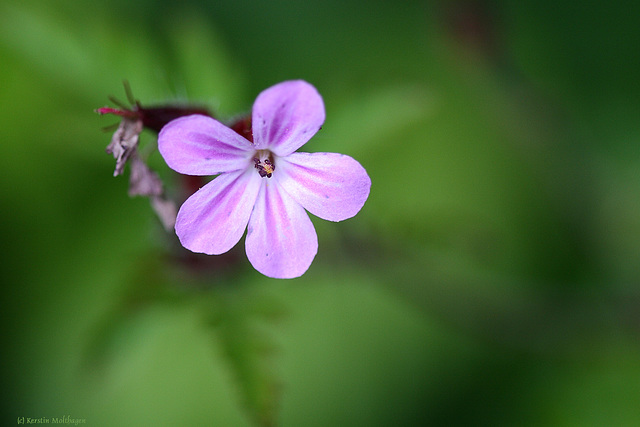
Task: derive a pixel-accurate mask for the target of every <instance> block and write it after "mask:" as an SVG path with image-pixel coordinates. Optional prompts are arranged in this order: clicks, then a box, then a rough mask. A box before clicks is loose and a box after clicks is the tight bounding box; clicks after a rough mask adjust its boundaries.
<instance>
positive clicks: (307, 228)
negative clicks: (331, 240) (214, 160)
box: [246, 181, 318, 279]
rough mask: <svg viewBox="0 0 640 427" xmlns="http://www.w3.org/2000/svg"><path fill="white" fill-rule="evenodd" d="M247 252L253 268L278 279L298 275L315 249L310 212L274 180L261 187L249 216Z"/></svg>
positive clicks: (302, 271) (311, 258) (316, 248)
mask: <svg viewBox="0 0 640 427" xmlns="http://www.w3.org/2000/svg"><path fill="white" fill-rule="evenodd" d="M246 251H247V257H248V258H249V261H250V262H251V264H252V265H253V267H254V268H255V269H256V270H258V271H259V272H260V273H262V274H264V275H265V276H269V277H274V278H277V279H290V278H293V277H298V276H301V275H302V274H304V272H305V271H307V269H308V268H309V266H310V265H311V262H312V261H313V258H314V257H315V256H316V253H317V252H318V236H317V235H316V230H315V229H314V228H313V224H312V223H311V220H310V219H309V215H307V213H306V212H305V211H304V209H303V208H302V206H300V205H299V204H297V203H296V202H295V201H293V200H292V199H291V198H290V197H289V196H288V195H287V193H286V192H284V191H282V190H281V189H280V188H279V187H278V185H277V183H276V182H275V181H270V182H269V181H267V182H266V185H263V186H262V189H261V190H260V194H259V195H258V199H257V200H256V205H255V207H254V208H253V212H252V213H251V218H250V219H249V228H248V231H247V238H246Z"/></svg>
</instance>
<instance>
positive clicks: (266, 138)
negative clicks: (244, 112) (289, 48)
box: [252, 80, 325, 156]
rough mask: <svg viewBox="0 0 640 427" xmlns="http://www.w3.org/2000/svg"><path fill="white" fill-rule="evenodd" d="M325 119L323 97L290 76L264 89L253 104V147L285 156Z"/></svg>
mask: <svg viewBox="0 0 640 427" xmlns="http://www.w3.org/2000/svg"><path fill="white" fill-rule="evenodd" d="M324 119H325V111H324V102H323V101H322V97H321V96H320V94H319V93H318V91H317V90H316V88H314V87H313V86H311V85H310V84H309V83H307V82H305V81H302V80H292V81H286V82H282V83H279V84H277V85H275V86H272V87H270V88H269V89H266V90H264V91H263V92H262V93H260V95H258V98H256V101H255V103H254V104H253V110H252V130H253V142H254V144H255V148H256V149H260V150H262V149H269V150H271V151H272V152H274V153H275V154H276V155H278V156H287V155H289V154H291V153H293V152H294V151H296V150H297V149H298V148H300V147H302V146H303V145H304V144H305V143H306V142H307V141H309V139H311V137H312V136H313V135H315V133H316V132H318V130H319V129H320V127H321V126H322V124H323V123H324Z"/></svg>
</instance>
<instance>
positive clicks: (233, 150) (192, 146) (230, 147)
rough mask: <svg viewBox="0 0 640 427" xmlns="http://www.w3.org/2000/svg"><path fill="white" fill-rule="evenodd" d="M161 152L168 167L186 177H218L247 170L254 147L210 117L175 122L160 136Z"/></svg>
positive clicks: (170, 123) (184, 118) (185, 118)
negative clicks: (225, 173) (224, 173)
mask: <svg viewBox="0 0 640 427" xmlns="http://www.w3.org/2000/svg"><path fill="white" fill-rule="evenodd" d="M158 149H159V150H160V154H162V157H164V160H165V161H166V162H167V164H168V165H169V167H170V168H171V169H173V170H175V171H176V172H179V173H182V174H186V175H217V174H219V173H223V172H230V171H236V170H240V169H244V168H246V167H247V165H248V164H249V163H248V162H249V161H250V158H251V153H252V150H253V146H252V144H251V143H250V142H249V141H247V140H246V139H245V138H243V137H241V136H240V135H238V134H237V133H236V132H234V131H233V130H231V129H229V128H228V127H226V126H225V125H223V124H222V123H220V122H219V121H217V120H215V119H212V118H211V117H207V116H201V115H192V116H186V117H180V118H178V119H175V120H172V121H171V122H169V123H168V124H167V125H166V126H165V127H163V128H162V130H161V131H160V134H159V136H158Z"/></svg>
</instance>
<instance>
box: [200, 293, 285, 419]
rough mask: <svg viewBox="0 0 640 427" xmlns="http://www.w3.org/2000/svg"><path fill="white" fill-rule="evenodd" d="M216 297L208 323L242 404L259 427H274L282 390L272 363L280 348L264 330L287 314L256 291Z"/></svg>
mask: <svg viewBox="0 0 640 427" xmlns="http://www.w3.org/2000/svg"><path fill="white" fill-rule="evenodd" d="M216 296H217V297H218V298H217V299H216V301H215V304H212V305H211V306H209V310H210V311H209V312H208V322H209V324H210V325H211V326H212V332H213V334H214V335H215V338H216V339H217V342H218V343H219V345H220V347H221V351H222V354H223V356H224V357H225V358H226V359H227V361H228V363H229V366H230V368H231V371H232V373H233V376H234V377H235V380H236V383H237V387H238V393H239V396H240V399H241V401H242V404H243V406H244V407H245V410H246V411H247V412H248V414H249V416H250V418H252V420H253V421H254V422H255V423H256V425H259V426H273V425H275V423H276V418H277V409H278V403H279V400H280V392H281V388H282V387H281V382H280V380H279V377H278V374H277V372H276V371H275V368H274V363H273V359H274V356H275V355H276V353H277V346H276V345H275V344H274V342H273V340H272V337H271V336H270V335H269V333H268V332H269V331H268V328H266V327H265V326H266V323H267V322H273V321H277V320H278V319H280V318H282V317H283V315H284V310H283V308H282V307H281V305H280V303H279V302H278V301H275V300H274V299H273V298H270V297H269V296H265V295H264V294H263V293H256V292H255V289H254V288H250V289H243V288H238V287H234V288H233V289H231V290H224V291H223V292H220V293H216Z"/></svg>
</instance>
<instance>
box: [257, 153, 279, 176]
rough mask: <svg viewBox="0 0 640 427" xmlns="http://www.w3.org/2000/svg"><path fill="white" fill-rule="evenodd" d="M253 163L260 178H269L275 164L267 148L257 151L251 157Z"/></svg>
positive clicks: (274, 168)
mask: <svg viewBox="0 0 640 427" xmlns="http://www.w3.org/2000/svg"><path fill="white" fill-rule="evenodd" d="M253 163H254V167H255V168H256V169H258V173H259V174H260V176H261V177H262V178H264V177H267V178H271V175H273V171H274V170H276V165H275V163H274V161H273V154H271V152H270V151H268V150H260V151H257V152H256V154H255V156H254V157H253Z"/></svg>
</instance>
